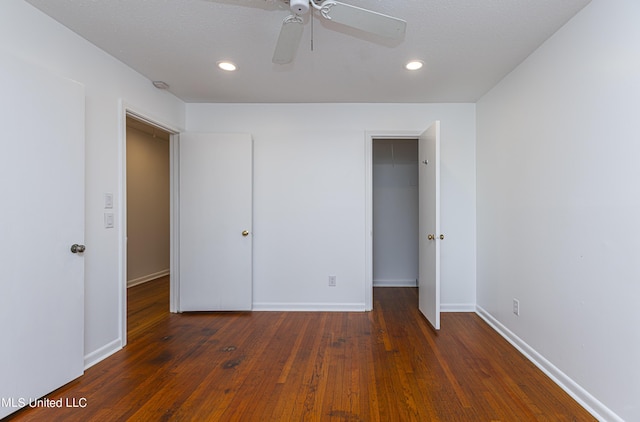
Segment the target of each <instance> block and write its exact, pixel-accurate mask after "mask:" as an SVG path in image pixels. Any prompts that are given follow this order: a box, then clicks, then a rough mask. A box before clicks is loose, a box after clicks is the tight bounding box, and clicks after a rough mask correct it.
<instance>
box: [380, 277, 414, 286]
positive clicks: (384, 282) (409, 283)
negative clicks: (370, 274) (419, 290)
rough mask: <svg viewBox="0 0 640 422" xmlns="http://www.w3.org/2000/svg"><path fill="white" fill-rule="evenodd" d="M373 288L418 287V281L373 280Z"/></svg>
mask: <svg viewBox="0 0 640 422" xmlns="http://www.w3.org/2000/svg"><path fill="white" fill-rule="evenodd" d="M373 287H418V280H416V279H415V278H413V279H402V280H399V279H394V280H373Z"/></svg>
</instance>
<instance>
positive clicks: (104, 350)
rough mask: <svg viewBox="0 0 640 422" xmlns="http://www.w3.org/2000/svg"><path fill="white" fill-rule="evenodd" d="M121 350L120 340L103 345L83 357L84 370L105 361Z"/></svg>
mask: <svg viewBox="0 0 640 422" xmlns="http://www.w3.org/2000/svg"><path fill="white" fill-rule="evenodd" d="M121 349H122V339H116V340H114V341H112V342H111V343H108V344H105V345H104V346H102V347H101V348H99V349H98V350H95V351H93V352H91V353H89V354H88V355H85V357H84V369H85V370H87V369H89V368H90V367H92V366H93V365H95V364H96V363H98V362H100V361H103V360H105V359H106V358H108V357H109V356H111V355H112V354H114V353H116V352H117V351H119V350H121Z"/></svg>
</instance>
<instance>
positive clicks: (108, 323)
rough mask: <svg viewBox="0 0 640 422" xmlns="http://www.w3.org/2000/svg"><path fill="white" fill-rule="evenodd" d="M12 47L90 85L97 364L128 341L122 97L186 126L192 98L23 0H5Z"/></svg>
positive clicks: (91, 318) (5, 27) (90, 272)
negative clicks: (179, 95)
mask: <svg viewBox="0 0 640 422" xmlns="http://www.w3.org/2000/svg"><path fill="white" fill-rule="evenodd" d="M5 52H8V53H11V54H13V55H15V56H18V57H20V58H22V59H23V60H25V61H28V62H32V63H35V64H37V65H39V66H42V67H44V68H48V69H51V71H52V72H53V73H55V74H59V75H62V76H64V77H67V78H70V79H74V80H76V81H78V82H80V83H82V84H83V85H84V86H85V92H86V174H85V175H84V176H85V177H86V205H85V212H86V223H85V224H86V227H85V230H86V233H85V243H86V245H87V252H86V254H85V258H84V259H85V330H86V331H85V362H86V364H88V365H90V364H92V363H93V362H95V361H96V360H99V359H101V358H103V357H105V356H107V355H108V354H109V353H112V352H114V351H115V350H118V349H119V348H120V346H121V341H122V333H121V328H122V324H121V321H120V316H121V314H120V300H121V296H122V295H121V293H122V288H123V286H122V285H121V283H120V280H119V278H120V274H121V270H120V268H119V264H120V263H119V249H118V242H119V230H118V227H120V226H119V225H120V223H121V217H122V210H121V205H122V198H121V196H122V192H121V189H120V185H121V184H120V176H121V174H122V170H121V165H122V163H121V161H120V156H121V154H122V151H121V148H123V147H124V139H123V134H124V126H123V125H124V121H123V119H122V109H121V101H125V102H126V103H128V104H131V105H133V106H135V107H137V108H138V109H139V110H141V111H145V112H146V113H147V114H149V115H150V116H152V117H154V118H157V119H158V120H159V121H161V122H163V123H165V124H166V125H172V126H175V127H178V128H179V127H182V126H183V124H184V103H183V102H182V101H180V100H178V99H176V98H175V97H173V96H172V95H171V94H169V93H167V92H164V91H159V90H156V89H155V88H153V86H152V85H151V83H150V82H149V81H148V80H147V79H145V78H144V77H142V76H141V75H140V74H138V73H136V72H135V71H133V70H132V69H131V68H129V67H127V66H125V65H124V64H122V63H121V62H119V61H117V60H115V59H114V58H113V57H111V56H109V55H108V54H106V53H104V52H103V51H102V50H100V49H98V48H96V47H95V46H93V45H92V44H90V43H88V42H87V41H86V40H84V39H83V38H81V37H79V36H77V35H76V34H74V33H72V32H71V31H69V30H68V29H67V28H65V27H64V26H62V25H60V24H58V23H57V22H55V21H54V20H52V19H51V18H49V17H47V16H45V15H43V14H42V13H41V12H39V11H38V10H36V9H35V8H33V7H32V6H30V5H29V4H27V3H25V2H23V1H21V0H2V2H0V54H4V53H5ZM78 177H83V175H78ZM106 192H111V193H113V194H114V200H115V203H114V207H115V208H114V210H116V211H117V212H118V213H117V217H116V225H117V227H116V229H105V228H104V227H103V213H104V193H106Z"/></svg>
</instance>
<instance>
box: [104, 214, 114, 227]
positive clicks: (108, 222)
mask: <svg viewBox="0 0 640 422" xmlns="http://www.w3.org/2000/svg"><path fill="white" fill-rule="evenodd" d="M104 228H105V229H112V228H113V213H112V212H105V213H104Z"/></svg>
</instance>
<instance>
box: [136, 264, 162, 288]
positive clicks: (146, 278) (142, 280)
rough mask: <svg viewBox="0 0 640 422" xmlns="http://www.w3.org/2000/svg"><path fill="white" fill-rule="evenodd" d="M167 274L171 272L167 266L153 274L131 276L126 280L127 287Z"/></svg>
mask: <svg viewBox="0 0 640 422" xmlns="http://www.w3.org/2000/svg"><path fill="white" fill-rule="evenodd" d="M169 274H171V270H169V269H168V268H167V269H166V270H162V271H158V272H155V273H153V274H147V275H143V276H142V277H138V278H133V279H131V280H129V281H127V287H133V286H137V285H139V284H144V283H146V282H147V281H151V280H155V279H158V278H160V277H164V276H167V275H169Z"/></svg>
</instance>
